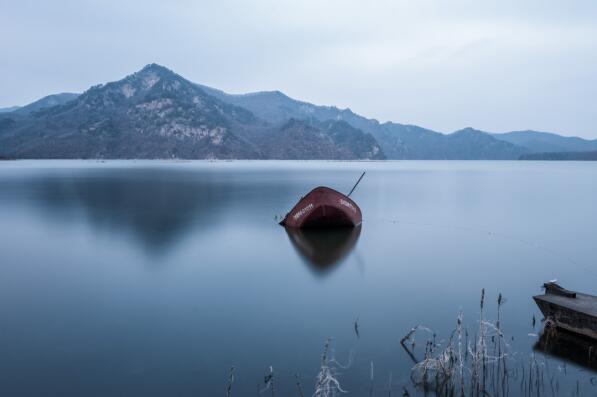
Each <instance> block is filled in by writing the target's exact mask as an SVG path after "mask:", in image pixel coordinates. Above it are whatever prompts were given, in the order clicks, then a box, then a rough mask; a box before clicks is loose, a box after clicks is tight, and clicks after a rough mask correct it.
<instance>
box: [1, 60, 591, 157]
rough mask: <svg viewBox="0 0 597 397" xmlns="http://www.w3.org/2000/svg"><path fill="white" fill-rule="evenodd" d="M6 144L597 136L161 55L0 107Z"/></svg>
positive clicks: (507, 148)
mask: <svg viewBox="0 0 597 397" xmlns="http://www.w3.org/2000/svg"><path fill="white" fill-rule="evenodd" d="M291 121H292V122H291ZM299 121H300V122H301V123H298V122H299ZM301 137H302V138H301ZM301 139H303V140H304V142H301ZM307 142H308V143H307ZM0 144H2V145H0V156H4V157H13V158H23V157H27V158H38V157H39V158H48V157H53V156H57V157H59V158H80V157H83V158H90V157H91V158H93V157H95V156H97V157H100V158H172V157H175V158H301V159H309V158H321V159H326V158H328V159H383V158H388V159H454V160H456V159H495V160H498V159H504V160H505V159H518V158H519V157H521V156H523V155H526V154H532V153H539V152H562V151H583V150H585V148H587V149H589V150H597V140H594V141H591V140H585V139H582V138H577V137H563V136H560V135H557V134H552V133H544V132H536V131H530V130H529V131H512V132H507V133H502V134H496V133H488V132H485V131H481V130H477V129H474V128H471V127H467V128H464V129H461V130H458V131H454V132H453V133H450V134H443V133H440V132H437V131H433V130H430V129H426V128H423V127H420V126H416V125H408V124H400V123H395V122H391V121H388V122H384V123H380V122H379V121H377V120H375V119H369V118H366V117H364V116H361V115H358V114H356V113H354V112H352V110H350V109H348V108H347V109H340V108H337V107H335V106H321V105H315V104H311V103H309V102H304V101H300V100H296V99H293V98H291V97H289V96H287V95H286V94H284V93H282V92H280V91H259V92H253V93H247V94H228V93H226V92H224V91H222V90H219V89H216V88H212V87H209V86H206V85H202V84H197V83H194V82H191V81H189V80H186V79H185V78H184V77H182V76H180V75H178V74H176V73H175V72H173V71H172V70H170V69H168V68H166V67H164V66H161V65H158V64H148V65H146V66H145V67H143V68H142V69H141V70H139V71H137V72H135V73H133V74H130V75H128V76H126V77H124V78H123V79H121V80H118V81H113V82H108V83H105V84H98V85H95V86H92V87H90V88H89V89H88V90H86V91H85V92H84V93H82V94H73V93H62V94H56V95H50V96H47V97H44V98H42V99H40V100H38V101H35V102H33V103H31V104H29V105H26V106H23V107H20V108H17V109H15V110H13V111H10V112H4V113H0ZM123 156H124V157H123Z"/></svg>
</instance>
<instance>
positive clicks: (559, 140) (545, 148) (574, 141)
mask: <svg viewBox="0 0 597 397" xmlns="http://www.w3.org/2000/svg"><path fill="white" fill-rule="evenodd" d="M493 136H494V137H495V138H497V139H500V140H502V141H506V142H510V143H513V144H515V145H519V146H523V147H526V148H527V149H529V151H531V152H536V153H540V152H569V151H590V150H597V139H595V140H587V139H582V138H578V137H564V136H561V135H557V134H553V133H550V132H539V131H513V132H507V133H504V134H493Z"/></svg>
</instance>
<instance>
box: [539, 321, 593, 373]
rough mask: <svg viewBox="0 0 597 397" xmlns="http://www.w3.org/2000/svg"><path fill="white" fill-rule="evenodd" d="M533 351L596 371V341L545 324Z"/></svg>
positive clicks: (547, 323)
mask: <svg viewBox="0 0 597 397" xmlns="http://www.w3.org/2000/svg"><path fill="white" fill-rule="evenodd" d="M533 350H535V351H538V352H542V353H545V354H548V355H550V356H553V357H555V358H559V359H562V360H565V361H567V362H570V363H573V364H576V365H580V366H582V367H585V368H587V369H591V370H593V371H597V341H595V340H593V339H590V338H588V337H585V336H582V335H578V334H574V333H572V332H569V331H566V330H562V329H559V328H556V327H554V326H553V325H551V324H550V323H549V322H546V323H545V326H544V327H543V330H542V331H541V335H540V336H539V340H538V341H537V343H535V346H533Z"/></svg>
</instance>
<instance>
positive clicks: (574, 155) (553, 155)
mask: <svg viewBox="0 0 597 397" xmlns="http://www.w3.org/2000/svg"><path fill="white" fill-rule="evenodd" d="M520 159H521V160H555V161H557V160H561V161H563V160H572V161H574V160H576V161H597V150H595V151H592V152H549V153H530V154H524V155H522V156H520Z"/></svg>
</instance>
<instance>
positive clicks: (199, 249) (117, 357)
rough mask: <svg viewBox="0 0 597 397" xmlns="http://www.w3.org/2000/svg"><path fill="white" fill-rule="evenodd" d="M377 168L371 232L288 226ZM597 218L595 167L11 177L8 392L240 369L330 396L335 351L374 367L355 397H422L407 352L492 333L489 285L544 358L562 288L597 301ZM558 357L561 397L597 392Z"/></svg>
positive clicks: (3, 238)
mask: <svg viewBox="0 0 597 397" xmlns="http://www.w3.org/2000/svg"><path fill="white" fill-rule="evenodd" d="M362 170H366V171H367V175H366V177H365V178H364V179H363V181H362V182H361V185H360V186H359V187H358V189H357V190H356V191H355V193H354V194H353V196H352V197H353V198H354V199H355V201H356V202H357V203H359V205H360V206H361V209H362V211H363V218H364V221H363V225H362V228H361V229H360V230H356V231H355V232H353V233H344V234H342V233H340V234H335V235H325V236H321V235H317V234H316V235H313V234H304V233H303V234H301V233H298V234H297V233H287V232H286V231H285V230H284V229H283V228H282V227H280V226H278V225H277V219H276V217H277V216H280V215H283V214H284V213H285V212H286V211H287V210H289V209H290V207H291V206H292V205H293V204H294V203H295V202H296V200H297V199H298V198H299V197H300V196H301V195H304V194H305V193H306V192H308V191H309V190H310V189H311V188H312V187H315V186H317V185H328V186H330V187H333V188H336V189H338V190H340V191H348V190H350V188H351V186H352V184H353V183H354V181H355V180H356V179H357V178H358V176H359V175H360V172H361V171H362ZM596 203H597V164H595V163H589V162H587V163H574V162H566V163H556V162H554V163H542V162H473V161H471V162H442V161H430V162H426V161H413V162H351V163H342V162H272V161H268V162H242V161H236V162H168V161H164V162H160V161H155V162H152V161H147V162H145V161H109V162H95V161H16V162H0V225H1V227H0V395H2V396H104V397H105V396H222V395H225V388H226V383H227V376H228V370H229V368H230V366H235V367H236V372H235V373H236V377H235V382H234V384H233V388H232V390H233V393H232V395H233V396H254V395H257V394H258V393H257V389H258V387H259V386H258V385H259V384H260V383H261V384H262V383H263V377H264V375H265V374H266V373H267V372H268V371H269V367H270V366H272V367H273V368H274V371H275V374H276V375H275V376H276V383H277V386H276V387H277V389H278V395H280V396H294V395H296V394H297V393H296V389H295V385H294V374H295V373H299V374H300V375H301V377H302V379H303V387H304V388H305V394H306V395H311V393H312V387H313V384H314V383H315V376H316V374H317V370H318V366H319V362H320V355H321V352H322V349H323V345H324V342H325V340H326V339H327V338H328V337H332V338H333V341H332V346H333V348H334V350H335V355H336V358H337V359H338V361H341V362H345V361H348V356H349V352H350V351H353V352H354V353H353V354H354V360H353V362H352V364H351V366H350V368H347V369H345V370H341V373H340V380H341V382H342V385H343V387H344V389H346V390H347V391H348V395H369V393H370V391H371V389H373V394H374V395H380V396H381V395H388V392H389V391H390V387H389V386H388V383H389V382H388V379H389V377H390V374H391V377H392V382H391V391H392V393H393V394H394V395H401V394H402V390H403V389H402V387H403V386H404V385H406V387H407V388H409V390H410V392H411V393H413V394H414V393H415V390H414V389H413V387H412V385H411V384H410V380H409V371H410V368H411V367H412V364H413V363H412V361H410V358H409V356H408V355H407V354H406V353H405V351H404V350H403V349H402V348H401V347H400V344H399V340H400V338H401V337H402V336H403V335H404V334H406V333H407V332H408V330H409V329H410V328H411V327H412V326H414V325H417V324H424V325H426V326H427V327H429V328H431V329H433V331H434V332H436V334H437V335H438V336H437V337H438V339H439V338H445V337H447V336H449V333H450V331H451V330H452V329H453V327H454V323H455V320H456V316H457V314H458V312H459V311H460V310H462V311H463V312H464V320H465V323H466V324H467V326H468V327H470V329H474V328H475V327H477V326H478V322H477V321H478V320H477V318H478V314H479V307H478V306H479V293H480V290H481V288H485V289H486V291H487V301H488V317H489V318H490V319H493V318H495V304H494V302H495V301H496V299H497V295H498V293H499V292H501V293H503V295H504V296H505V297H506V300H507V302H506V304H505V305H504V307H503V312H502V314H503V328H504V329H505V330H506V334H507V335H508V338H509V339H511V338H512V337H513V338H514V339H513V340H512V341H511V345H512V350H513V351H515V352H516V354H517V356H518V357H520V358H526V357H529V356H530V355H531V354H532V353H533V349H532V347H533V345H534V343H535V342H536V340H537V337H536V336H535V334H537V333H538V332H539V328H540V322H539V321H537V324H536V325H535V327H533V325H532V318H533V316H535V317H536V318H537V320H539V319H540V318H541V316H540V314H539V312H538V310H537V309H536V307H535V305H534V303H533V301H532V299H531V296H532V295H533V294H537V293H540V289H539V286H540V285H541V283H542V282H544V281H546V280H549V279H553V278H557V279H558V280H559V281H560V282H561V283H562V284H563V285H564V286H566V287H569V288H573V289H576V290H581V291H586V292H589V293H593V294H597V263H596V262H595V258H596V257H597V222H596V221H597V205H596ZM357 318H358V323H359V336H360V337H359V338H357V336H356V334H355V330H354V322H355V319H357ZM471 332H472V331H471ZM424 337H425V336H421V338H424ZM423 344H424V339H421V345H423ZM419 349H420V348H419ZM416 352H417V351H416ZM417 353H418V354H420V353H421V351H418V352H417ZM545 360H546V361H545V362H546V363H547V364H546V365H548V366H550V367H551V368H552V370H553V371H552V372H556V373H557V374H559V375H558V376H559V377H560V378H561V379H560V380H559V382H560V385H561V394H565V395H571V394H572V393H573V392H574V391H575V390H576V388H577V385H576V381H577V380H578V381H579V383H578V387H579V390H580V393H579V394H580V395H597V384H596V383H597V382H596V381H595V378H594V377H595V373H594V372H591V370H589V369H587V368H584V367H581V366H574V365H572V364H571V363H568V364H564V363H565V361H562V359H560V358H558V357H547V358H545ZM372 363H373V364H372ZM372 366H373V368H374V371H373V380H371V372H372V371H371V368H372ZM516 394H517V389H516V388H514V390H513V391H512V395H516ZM267 395H269V394H267Z"/></svg>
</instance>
